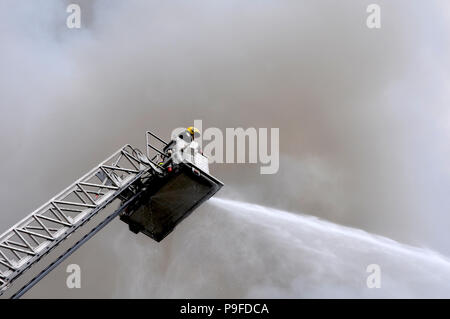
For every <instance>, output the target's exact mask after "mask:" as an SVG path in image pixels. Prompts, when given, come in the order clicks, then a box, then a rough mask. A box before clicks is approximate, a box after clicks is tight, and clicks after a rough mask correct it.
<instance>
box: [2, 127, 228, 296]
mask: <svg viewBox="0 0 450 319" xmlns="http://www.w3.org/2000/svg"><path fill="white" fill-rule="evenodd" d="M195 143H196V142H195V141H189V140H186V139H185V138H184V137H183V135H181V134H180V135H179V136H175V137H173V138H172V140H171V141H170V142H165V141H164V140H163V139H161V138H159V137H158V136H157V135H155V134H153V133H151V132H147V133H146V154H143V153H142V152H141V151H140V150H139V149H137V148H134V147H132V146H131V145H125V146H123V147H122V148H120V149H119V150H117V151H116V152H115V153H114V154H112V155H111V156H110V157H108V158H107V159H106V160H104V161H103V162H102V163H100V164H99V165H97V166H96V167H94V168H93V169H92V170H90V171H89V172H88V173H87V174H85V175H84V176H83V177H81V178H80V179H78V180H77V181H75V182H74V183H73V184H72V185H70V186H69V187H67V188H66V189H64V190H63V191H61V192H60V193H59V194H57V195H56V196H54V197H53V198H52V199H50V200H49V201H48V202H46V203H45V204H44V205H42V206H41V207H39V208H38V209H36V210H35V211H34V212H32V213H31V214H29V215H28V216H26V217H25V218H23V219H22V220H21V221H19V222H18V223H17V224H15V225H14V226H12V227H11V228H9V229H8V230H7V231H6V232H4V233H3V234H1V235H0V296H1V295H3V294H4V293H5V292H6V291H8V289H9V288H10V287H11V285H12V284H13V283H14V281H16V280H17V279H18V278H20V277H21V276H22V275H23V274H24V273H25V272H26V271H27V270H28V269H30V268H31V267H33V265H35V264H36V263H38V262H39V261H40V260H41V259H42V258H43V257H44V256H46V255H48V254H49V253H51V252H52V251H54V250H55V248H56V247H58V246H59V245H60V244H61V243H62V242H64V241H65V240H66V239H67V238H68V237H69V236H71V235H72V234H73V233H75V232H76V231H77V230H81V229H84V228H86V227H88V225H90V223H89V221H91V220H92V219H93V218H94V217H96V216H97V215H98V214H99V212H101V211H102V210H104V209H105V208H107V207H108V206H109V205H111V204H112V203H113V202H116V201H117V200H119V202H120V204H119V207H117V208H116V209H115V210H114V211H113V213H111V214H110V215H108V216H107V217H106V218H105V219H103V220H102V221H101V222H100V223H98V224H97V225H96V226H95V227H93V228H92V229H91V230H90V231H88V232H87V233H86V234H85V235H84V236H83V237H82V238H81V239H79V240H78V241H77V242H76V243H75V244H73V245H72V246H71V247H70V248H69V249H67V250H66V251H65V252H64V253H62V254H61V255H59V256H58V257H57V258H56V259H54V260H53V261H51V262H50V263H49V264H48V265H47V266H46V267H45V268H44V269H43V270H42V271H40V272H39V273H38V274H37V275H35V276H34V277H33V278H32V279H31V280H29V281H28V282H27V283H26V284H25V285H23V287H21V288H20V289H19V290H17V291H15V292H13V293H14V294H13V295H12V298H20V297H21V296H23V295H24V294H25V293H26V292H27V291H28V290H29V289H31V288H32V287H33V286H34V285H35V284H37V283H38V282H39V281H40V280H41V279H42V278H44V277H45V276H46V275H47V274H48V273H50V272H51V271H52V270H53V269H55V268H56V267H57V266H58V265H59V264H60V263H61V262H63V261H64V260H65V259H66V258H67V257H69V256H70V255H71V254H72V253H73V252H74V251H76V250H77V249H78V248H79V247H81V246H82V245H83V244H84V243H85V242H87V241H88V240H89V239H90V238H92V237H93V236H94V235H95V234H96V233H98V232H99V231H100V230H101V229H102V228H103V227H105V226H106V225H107V224H108V223H109V222H110V221H112V220H113V219H114V218H115V217H117V216H119V218H120V220H122V221H123V222H125V223H126V224H128V227H129V229H130V230H131V231H132V232H134V233H136V234H137V233H143V234H145V235H147V236H149V237H151V238H152V239H154V240H156V241H158V242H159V241H161V240H162V239H164V238H165V237H166V236H167V235H168V234H169V233H170V232H171V231H172V230H173V229H174V228H175V227H176V226H177V225H178V224H179V223H180V222H181V221H182V220H183V219H184V218H186V217H187V216H189V214H190V213H191V212H192V211H193V210H195V209H196V208H197V207H198V206H200V205H201V204H202V203H203V202H205V201H206V200H208V199H209V198H210V197H211V196H213V195H214V194H215V193H216V192H217V191H218V190H219V189H220V188H221V187H222V186H223V183H222V182H221V181H219V180H218V179H216V178H215V177H213V176H212V175H210V174H209V167H208V159H207V158H206V157H205V156H204V155H203V154H202V152H201V150H199V149H198V147H196V145H195Z"/></svg>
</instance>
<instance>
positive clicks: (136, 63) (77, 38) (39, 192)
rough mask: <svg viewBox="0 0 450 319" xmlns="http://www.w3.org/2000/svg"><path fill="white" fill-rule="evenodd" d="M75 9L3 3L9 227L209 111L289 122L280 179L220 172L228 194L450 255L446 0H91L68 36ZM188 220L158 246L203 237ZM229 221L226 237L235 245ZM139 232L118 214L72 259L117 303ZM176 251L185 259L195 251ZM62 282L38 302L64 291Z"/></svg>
mask: <svg viewBox="0 0 450 319" xmlns="http://www.w3.org/2000/svg"><path fill="white" fill-rule="evenodd" d="M71 2H76V1H65V2H64V1H56V0H55V1H48V0H42V1H31V0H30V1H20V2H17V1H7V0H0V19H1V21H2V22H1V27H0V36H1V39H2V45H1V50H0V70H1V72H0V108H1V111H2V116H1V125H0V146H1V148H2V150H3V152H2V153H1V154H2V159H3V161H2V163H3V165H2V167H1V168H0V170H1V171H0V174H1V176H2V182H1V183H0V199H1V201H2V203H3V209H2V213H1V214H0V225H1V228H2V229H3V230H6V229H7V228H8V227H9V226H10V225H11V224H13V223H14V222H16V221H18V220H19V219H21V218H22V217H23V216H25V215H26V214H28V213H29V212H31V211H32V210H33V209H34V208H36V207H38V206H39V205H40V204H42V203H43V202H45V201H46V200H48V199H49V198H50V197H51V196H53V195H54V194H56V193H57V192H58V191H60V190H61V189H62V188H64V187H65V186H67V185H69V184H70V183H71V182H72V181H73V180H75V179H77V178H78V177H79V176H81V175H82V174H83V173H84V172H86V171H87V170H89V169H90V168H91V167H93V166H94V165H96V164H97V163H98V162H100V161H101V160H102V159H104V158H105V157H106V156H108V155H109V154H111V153H112V152H113V151H115V150H116V149H117V148H119V147H120V146H122V145H123V144H126V143H131V144H133V145H135V146H137V147H140V148H143V145H144V132H145V130H147V129H150V130H154V131H156V132H157V133H159V134H160V135H162V136H168V135H169V134H170V132H171V131H172V129H173V128H176V127H180V126H188V125H189V124H190V123H191V122H192V121H193V120H195V119H202V120H203V126H204V128H206V127H209V126H214V127H219V128H226V127H244V128H247V127H255V128H261V127H279V128H280V151H281V155H280V156H281V157H280V158H281V164H280V170H279V172H278V174H275V175H270V176H268V175H260V174H259V165H243V164H240V165H238V164H217V165H214V166H213V167H211V171H212V172H213V174H214V175H215V176H217V177H218V178H219V179H221V180H223V181H224V182H225V184H226V187H225V188H224V189H223V190H222V191H221V196H223V197H227V198H233V199H239V200H244V201H249V202H255V203H259V204H263V205H269V206H272V207H277V208H280V209H287V210H289V211H292V212H301V213H304V214H309V215H314V216H317V217H320V218H324V219H327V220H330V221H333V222H336V223H339V224H344V225H347V226H352V227H356V228H360V229H363V230H366V231H368V232H372V233H376V234H380V235H384V236H387V237H390V238H393V239H395V240H398V241H401V242H405V243H409V244H412V245H415V246H420V247H429V248H431V249H433V250H436V251H439V252H441V253H443V254H446V255H449V254H450V246H449V245H448V242H449V240H450V234H449V233H448V227H449V224H450V217H449V216H448V212H449V211H450V196H448V192H449V189H450V164H449V158H450V157H449V155H450V146H449V143H448V138H449V135H450V111H449V102H450V90H449V89H450V73H449V71H450V68H449V67H450V65H449V64H450V60H449V58H448V57H449V56H450V47H449V45H450V32H449V30H450V8H449V5H448V3H447V2H446V1H444V0H443V1H426V2H424V1H395V2H393V1H362V0H358V1H356V0H355V1H345V2H342V1H341V2H338V1H331V0H330V1H328V0H320V1H312V0H311V1H299V0H295V1H294V0H292V1H287V0H286V1H280V0H276V1H275V0H272V1H271V0H264V1H242V0H228V1H221V0H217V1H189V2H187V1H181V0H176V1H126V2H124V1H78V2H76V3H79V4H80V5H81V9H82V28H81V29H80V30H69V29H67V28H66V26H65V19H66V17H67V15H68V14H67V13H66V11H65V9H66V5H67V4H68V3H71ZM370 3H378V4H380V6H381V16H382V27H381V29H378V30H370V29H368V28H367V27H366V25H365V20H366V17H367V13H366V7H367V5H368V4H370ZM12 4H14V5H12ZM207 210H211V211H213V210H214V208H213V206H208V209H203V210H202V212H201V213H199V214H207ZM193 218H194V217H193ZM195 218H197V219H196V220H197V221H200V220H201V219H200V218H199V217H195ZM229 218H236V217H233V215H232V216H230V217H229ZM188 223H189V222H188ZM189 225H191V229H189V228H188V227H185V226H183V227H180V228H179V229H177V231H176V232H175V233H174V234H173V235H172V236H171V237H169V238H168V239H167V242H168V243H166V244H162V245H160V247H159V246H158V245H156V244H154V243H151V244H150V243H149V247H151V248H152V249H156V250H158V249H162V250H164V249H170V247H171V244H170V242H171V241H174V242H176V241H177V240H181V238H182V239H183V240H186V241H189V239H190V237H189V236H193V237H195V236H199V235H198V234H199V233H200V232H197V231H193V230H199V227H198V226H196V225H195V224H192V223H190V224H189ZM227 225H228V226H229V227H227V228H226V229H225V230H223V231H224V232H225V233H224V234H217V236H221V237H223V236H227V235H228V236H232V234H233V231H234V229H233V228H232V225H233V222H230V224H227ZM213 229H214V230H215V231H217V232H220V231H221V228H216V227H214V228H213ZM127 232H128V231H127V227H126V225H124V224H122V223H120V222H119V221H115V222H114V223H113V225H111V227H110V228H108V229H106V230H104V231H103V232H102V234H100V235H99V237H98V238H96V239H95V241H94V242H93V243H92V244H91V243H90V244H89V245H88V246H86V247H84V248H83V249H82V250H80V252H78V253H77V255H75V256H74V257H73V259H71V261H72V262H78V263H80V264H81V263H82V264H83V265H88V264H89V265H90V266H85V267H89V270H87V271H91V272H92V273H91V274H90V276H92V277H91V278H95V277H96V276H99V274H98V272H96V271H97V269H102V271H103V272H104V273H103V274H102V276H104V278H106V279H105V281H106V282H110V283H111V284H110V285H106V286H105V288H98V290H94V291H92V290H89V291H86V290H84V291H83V296H87V297H92V296H105V294H106V292H110V291H111V290H114V289H115V288H114V287H116V286H115V285H114V284H112V278H123V277H124V276H125V275H126V274H127V273H128V272H127V269H126V268H127V265H128V264H127V262H132V260H131V259H130V258H128V259H127V260H122V259H121V258H120V256H118V255H117V254H118V253H117V251H120V250H126V249H127V247H128V246H127V245H133V244H132V243H128V241H133V240H134V239H136V237H134V236H133V235H132V234H131V233H130V234H128V233H127ZM187 234H189V236H188V235H187ZM116 236H118V237H120V238H124V241H119V242H118V241H112V239H111V238H113V237H114V238H115V237H116ZM267 236H274V234H273V233H268V234H267ZM141 237H143V236H141ZM136 240H138V242H139V243H142V245H144V244H143V243H147V242H148V241H149V240H150V239H147V238H139V239H136ZM196 242H197V243H198V242H199V241H198V240H197V241H196ZM113 244H114V249H112V248H111V250H108V249H109V248H108V247H112V245H113ZM249 245H250V243H249ZM134 247H135V248H134V249H133V250H131V251H132V252H134V253H136V254H139V255H141V254H152V252H151V251H149V250H143V249H140V248H138V247H141V248H142V247H143V246H138V247H136V246H134ZM294 247H295V246H294ZM99 248H101V249H102V251H103V253H102V254H104V256H103V258H95V251H98V249H99ZM200 248H201V247H200ZM251 248H252V249H261V247H253V246H252V247H251ZM251 248H250V247H249V249H251ZM173 249H174V251H171V252H170V256H175V257H173V258H175V259H176V261H177V263H179V267H182V266H183V260H180V259H179V258H177V257H176V256H177V253H182V252H181V251H182V250H183V245H180V244H177V245H175V244H174V245H173ZM180 250H181V251H180ZM263 253H264V251H261V254H263ZM155 254H156V253H155ZM167 254H168V253H167ZM140 258H141V257H140ZM156 258H158V255H157V254H156ZM186 258H187V262H188V261H189V260H188V259H189V257H186ZM223 259H224V260H225V261H226V260H227V258H226V256H225V255H224V256H223ZM102 260H103V262H102ZM105 260H110V261H113V262H111V263H109V264H108V269H105V267H104V265H105V264H104V261H105ZM171 261H172V259H170V261H164V262H162V261H161V260H159V261H158V260H157V261H154V262H156V263H157V264H158V263H160V264H158V265H160V267H165V266H167V265H168V264H171ZM221 262H223V261H221ZM146 267H147V266H146V264H145V263H144V264H142V271H144V269H145V268H146ZM149 267H150V266H149ZM152 267H156V266H155V265H154V264H152ZM172 267H173V266H172ZM211 267H213V265H211ZM98 271H99V270H98ZM57 272H59V274H58V273H56V274H55V275H54V276H60V277H61V278H64V276H65V273H64V269H59V270H57ZM147 275H148V276H151V274H147ZM127 276H129V274H127ZM55 278H56V277H55ZM102 278H103V277H102ZM143 278H144V279H143V280H145V278H146V277H143ZM62 280H63V279H62ZM161 282H164V281H161ZM121 284H122V285H126V282H123V281H122V282H121ZM42 285H43V287H44V288H43V289H45V287H52V285H51V284H50V283H44V282H43V283H42ZM45 285H46V286H45ZM174 285H175V287H176V286H177V285H176V283H175V284H174ZM210 285H211V287H213V286H214V285H215V283H210ZM217 285H219V283H217ZM55 287H60V288H55V289H54V290H51V291H49V289H47V291H46V292H41V293H42V294H41V295H40V294H39V291H38V288H36V290H35V292H33V293H35V295H34V296H44V295H45V296H57V295H58V293H59V290H58V289H62V290H66V289H65V288H64V285H59V286H58V285H56V284H55ZM153 288H154V287H153ZM233 291H235V290H233V287H230V288H228V290H226V293H229V294H232V293H233ZM236 291H237V290H236ZM62 293H63V294H64V293H67V294H69V295H70V293H73V292H70V293H68V292H62ZM76 294H77V293H76V292H75V295H76ZM111 295H114V294H113V293H112V294H107V296H111ZM119 295H120V294H119ZM218 295H220V294H218ZM77 296H78V295H77ZM121 296H123V295H121ZM133 296H137V295H136V294H134V295H133ZM140 296H158V294H157V293H154V291H153V290H152V289H151V287H149V288H147V290H145V291H142V294H141V295H140ZM213 296H214V294H213Z"/></svg>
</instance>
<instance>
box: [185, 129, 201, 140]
mask: <svg viewBox="0 0 450 319" xmlns="http://www.w3.org/2000/svg"><path fill="white" fill-rule="evenodd" d="M186 130H187V131H188V132H189V133H190V134H191V136H192V137H193V138H198V137H200V131H199V130H198V129H197V128H195V127H193V126H189V127H188V128H187V129H186Z"/></svg>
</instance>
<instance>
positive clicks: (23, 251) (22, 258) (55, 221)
mask: <svg viewBox="0 0 450 319" xmlns="http://www.w3.org/2000/svg"><path fill="white" fill-rule="evenodd" d="M149 170H151V163H149V162H148V160H145V157H144V156H143V155H142V154H141V153H140V151H138V150H137V149H134V148H133V147H131V146H130V145H125V146H124V147H122V148H121V149H119V150H118V151H116V152H115V153H114V154H113V155H111V156H110V157H109V158H107V159H106V160H105V161H103V162H102V163H101V164H99V165H98V166H97V167H95V168H94V169H92V170H91V171H90V172H88V173H87V174H86V175H84V176H83V177H81V178H80V179H79V180H77V181H76V182H74V183H73V184H72V185H70V186H69V187H67V188H66V189H65V190H63V191H62V192H61V193H59V194H58V195H56V196H55V197H53V198H52V199H51V200H49V201H48V202H47V203H45V204H44V205H42V206H41V207H40V208H38V209H37V210H35V211H34V212H32V213H31V214H30V215H28V216H27V217H25V218H24V219H22V220H21V221H20V222H18V223H17V224H15V225H14V226H13V227H11V228H10V229H8V230H7V231H6V232H5V233H3V234H2V235H0V295H2V294H3V293H4V292H5V291H6V289H7V288H8V287H9V286H10V285H11V283H12V282H13V281H14V280H15V279H17V278H18V277H19V276H20V275H22V274H23V273H24V272H25V271H26V270H27V269H28V268H30V267H31V266H32V265H33V264H35V263H37V262H38V261H39V260H40V259H41V258H42V257H43V256H44V255H46V254H47V253H49V252H50V251H51V250H52V249H53V248H55V247H56V246H57V245H58V244H59V243H60V242H61V241H63V240H64V239H66V238H67V237H69V235H70V234H72V233H73V232H74V231H76V230H77V229H78V228H80V227H81V226H83V225H84V224H85V223H86V222H88V221H89V220H90V219H91V218H92V217H94V216H95V215H96V214H97V213H98V212H99V211H101V210H102V209H103V208H105V207H106V206H107V205H108V204H110V203H111V202H112V201H114V200H115V199H121V194H122V193H123V192H124V191H127V190H130V189H131V188H132V185H133V183H134V182H135V181H137V180H138V179H139V178H141V177H142V176H143V175H144V174H146V173H147V172H148V171H149Z"/></svg>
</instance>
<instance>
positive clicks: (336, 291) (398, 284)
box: [210, 198, 450, 297]
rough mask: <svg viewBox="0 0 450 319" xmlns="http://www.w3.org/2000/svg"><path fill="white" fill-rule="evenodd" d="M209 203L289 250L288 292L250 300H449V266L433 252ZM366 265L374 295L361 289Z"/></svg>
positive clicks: (319, 223) (243, 206) (253, 208)
mask: <svg viewBox="0 0 450 319" xmlns="http://www.w3.org/2000/svg"><path fill="white" fill-rule="evenodd" d="M210 202H211V203H212V204H213V205H214V206H216V207H218V208H221V209H225V210H226V211H228V212H229V213H231V214H232V215H233V217H234V218H237V219H239V220H240V223H242V224H247V225H248V227H249V230H251V231H253V232H254V235H255V236H258V237H267V238H269V240H268V242H272V243H273V245H274V246H278V244H277V243H279V242H282V243H284V244H285V245H289V246H291V248H292V249H291V254H290V255H285V256H284V258H285V260H286V263H288V262H290V263H292V266H295V267H298V268H297V270H298V273H297V276H296V277H295V278H293V281H292V282H291V287H289V289H277V288H274V287H269V288H268V290H264V289H260V290H258V289H256V290H255V289H253V290H251V291H250V292H249V295H250V296H251V297H258V296H264V297H270V296H271V294H276V296H283V297H348V296H352V297H449V296H450V284H449V283H450V260H449V259H448V258H447V257H445V256H442V255H440V254H438V253H436V252H434V251H431V250H428V249H423V248H417V247H413V246H409V245H405V244H401V243H398V242H396V241H394V240H391V239H389V238H386V237H382V236H378V235H373V234H370V233H367V232H365V231H362V230H358V229H354V228H350V227H345V226H341V225H337V224H334V223H331V222H327V221H324V220H320V219H318V218H315V217H312V216H305V215H299V214H294V213H289V212H286V211H281V210H278V209H274V208H268V207H263V206H260V205H255V204H250V203H245V202H239V201H233V200H227V199H220V198H213V199H211V200H210ZM250 225H252V226H250ZM287 247H288V246H286V248H285V250H286V249H287ZM292 252H295V253H294V254H292ZM260 253H267V251H265V252H264V251H261V252H260ZM369 264H378V265H380V267H381V270H382V286H381V288H380V289H369V288H367V286H366V278H367V276H368V275H369V274H368V273H366V267H367V265H369ZM305 266H307V267H305ZM305 269H309V270H308V271H304V270H305ZM311 269H315V270H313V271H311ZM267 275H268V276H271V274H270V273H268V274H267ZM280 275H282V274H280Z"/></svg>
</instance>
